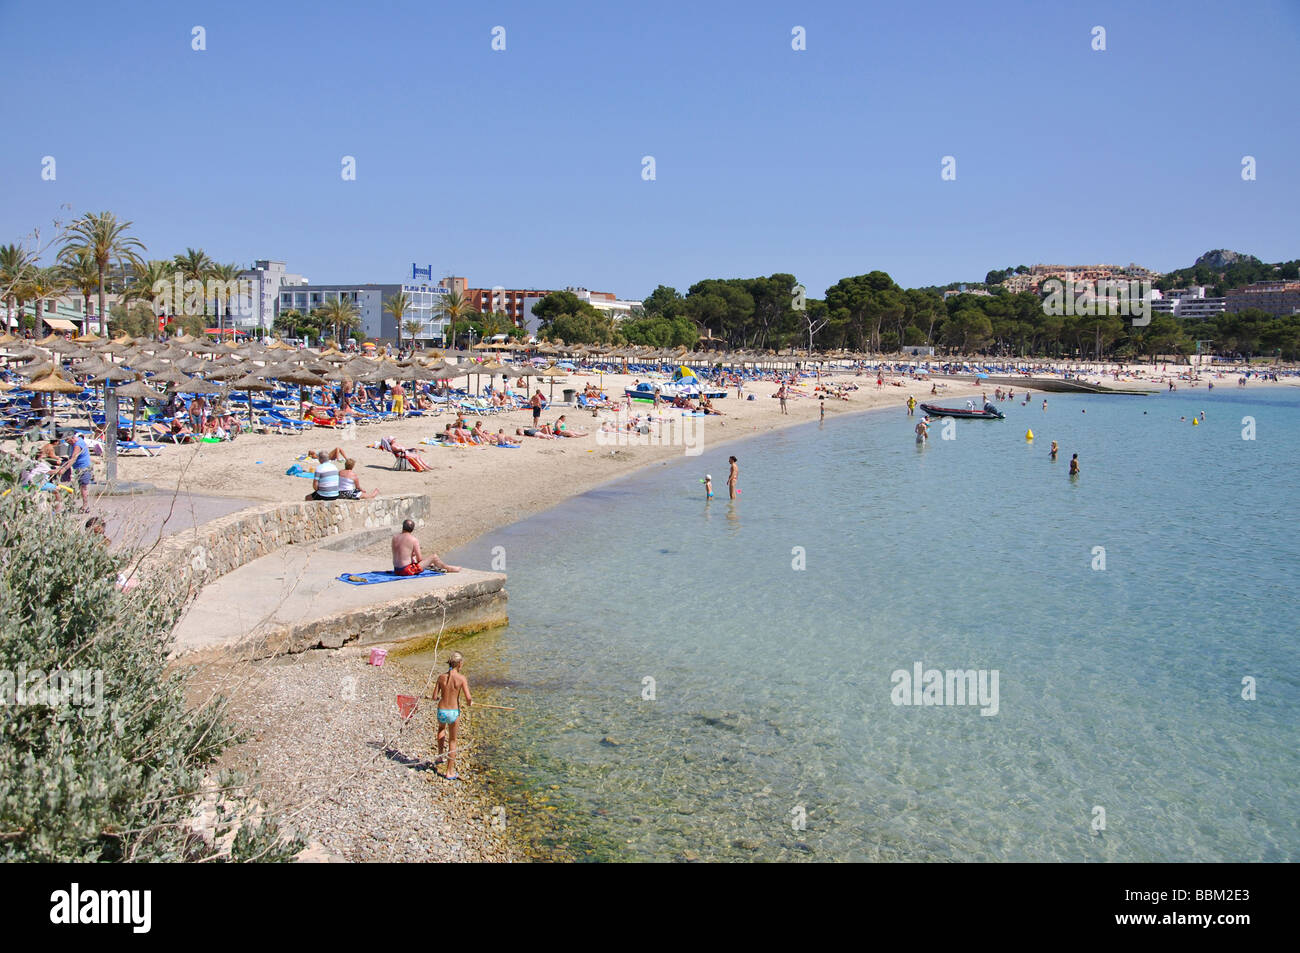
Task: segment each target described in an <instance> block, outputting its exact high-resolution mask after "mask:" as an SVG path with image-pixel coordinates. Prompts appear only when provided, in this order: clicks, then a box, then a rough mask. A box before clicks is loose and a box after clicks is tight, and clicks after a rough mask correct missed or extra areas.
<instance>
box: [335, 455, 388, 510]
mask: <svg viewBox="0 0 1300 953" xmlns="http://www.w3.org/2000/svg"><path fill="white" fill-rule="evenodd" d="M356 465H357V461H355V460H353V459H352V458H351V457H349V458H347V459H345V460H344V461H343V469H342V470H340V471H339V498H340V499H344V500H373V499H374V498H375V497H377V496H378V495H379V491H378V490H365V489H362V487H361V481H360V480H359V479H357V472H356Z"/></svg>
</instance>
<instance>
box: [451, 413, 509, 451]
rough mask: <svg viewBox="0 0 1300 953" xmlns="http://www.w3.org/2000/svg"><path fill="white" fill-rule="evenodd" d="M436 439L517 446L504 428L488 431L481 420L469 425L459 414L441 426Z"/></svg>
mask: <svg viewBox="0 0 1300 953" xmlns="http://www.w3.org/2000/svg"><path fill="white" fill-rule="evenodd" d="M438 440H439V441H440V442H442V443H445V444H460V445H466V446H495V447H512V446H518V444H515V443H513V442H512V441H511V440H510V438H509V437H508V436H506V432H505V429H504V428H502V429H498V430H497V432H496V433H488V431H487V430H486V429H485V428H484V427H483V421H482V420H476V421H474V426H473V427H470V426H468V425H467V424H466V423H465V418H464V416H463V415H461V414H457V415H456V419H455V421H453V422H452V423H449V424H447V426H446V427H444V428H443V431H442V433H440V434H438Z"/></svg>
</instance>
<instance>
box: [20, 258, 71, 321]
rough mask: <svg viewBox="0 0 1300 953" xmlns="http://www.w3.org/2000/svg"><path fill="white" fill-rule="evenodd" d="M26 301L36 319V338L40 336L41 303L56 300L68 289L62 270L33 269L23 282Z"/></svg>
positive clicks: (54, 268) (52, 268)
mask: <svg viewBox="0 0 1300 953" xmlns="http://www.w3.org/2000/svg"><path fill="white" fill-rule="evenodd" d="M24 289H25V291H26V295H25V296H24V297H25V298H26V300H28V301H31V302H32V304H33V312H32V313H33V314H34V315H35V317H36V326H35V330H36V336H37V337H40V334H41V302H42V301H45V300H47V299H49V298H57V297H58V296H59V295H61V294H63V292H64V291H66V290H67V289H68V279H67V278H66V277H65V276H64V273H63V269H62V268H59V267H57V266H56V267H50V268H33V269H32V270H31V271H30V272H29V275H28V278H27V279H26V281H25V282H24Z"/></svg>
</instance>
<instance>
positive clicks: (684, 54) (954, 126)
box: [0, 0, 1300, 298]
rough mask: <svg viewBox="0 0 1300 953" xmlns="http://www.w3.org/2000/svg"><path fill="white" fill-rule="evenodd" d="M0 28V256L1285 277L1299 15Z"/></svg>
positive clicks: (377, 275)
mask: <svg viewBox="0 0 1300 953" xmlns="http://www.w3.org/2000/svg"><path fill="white" fill-rule="evenodd" d="M195 25H199V26H202V27H204V29H205V30H206V45H207V49H206V50H204V51H202V52H196V51H194V50H193V49H191V31H192V28H193V27H194V26H195ZM1097 25H1100V26H1103V27H1105V29H1106V46H1107V49H1106V50H1105V51H1104V52H1095V51H1093V50H1092V49H1091V45H1090V44H1091V39H1092V37H1091V30H1092V28H1093V27H1094V26H1097ZM495 26H503V27H504V28H505V31H506V33H505V39H506V49H505V51H503V52H494V51H493V50H492V49H491V41H492V32H491V31H492V29H493V27H495ZM795 26H802V27H804V28H805V30H806V36H807V49H806V50H803V51H798V52H796V51H794V50H792V49H791V31H792V29H793V27H795ZM0 36H3V37H5V38H6V42H5V43H4V47H3V49H4V53H3V56H2V57H0V72H2V73H3V81H4V88H5V90H6V95H5V105H4V109H3V116H4V121H3V143H4V145H3V148H0V181H3V183H4V192H3V201H0V242H5V241H14V240H18V239H20V238H22V237H23V236H24V235H25V234H27V233H28V232H30V231H31V230H32V228H34V227H36V226H41V225H45V226H47V225H48V223H49V222H50V220H51V219H52V218H54V217H56V216H58V215H60V214H62V215H64V216H66V215H68V212H67V211H66V210H61V208H60V206H61V205H63V204H64V203H67V204H69V205H70V206H71V208H72V210H73V212H75V213H80V212H83V211H87V210H100V209H110V210H112V211H114V212H115V213H117V214H118V215H119V217H122V218H126V219H130V220H131V221H133V222H134V229H133V230H134V233H135V234H136V235H137V236H138V237H140V238H141V239H142V240H143V241H144V242H145V244H146V245H147V246H148V251H149V255H150V256H151V257H169V256H170V255H172V254H174V253H176V252H178V251H183V250H184V249H185V247H187V246H195V247H202V248H203V249H204V250H206V251H207V252H208V253H209V254H210V255H212V256H213V257H214V258H216V259H218V260H220V261H235V262H238V263H241V264H247V263H249V262H251V261H252V260H253V259H255V258H279V259H283V260H285V261H287V262H288V264H289V268H290V270H291V271H298V272H301V273H303V274H306V275H308V276H309V277H310V278H312V279H313V280H315V281H349V282H351V281H356V282H360V281H395V280H399V279H400V278H401V277H402V274H403V272H404V271H406V270H408V269H409V267H410V264H411V263H412V262H418V263H420V264H421V265H425V264H432V265H433V266H434V272H435V274H457V275H464V276H465V277H467V278H468V279H469V281H470V284H471V286H475V287H478V286H484V287H488V286H492V285H498V284H499V285H505V286H507V287H563V286H565V285H581V286H585V287H588V288H592V289H595V290H603V291H613V292H616V293H617V294H619V295H620V296H623V297H635V298H641V297H644V296H645V295H647V294H648V293H649V292H650V291H651V290H652V289H653V288H654V286H655V285H656V284H659V283H663V284H669V285H674V286H675V287H677V288H678V290H680V291H683V292H684V291H685V290H686V288H687V287H688V286H689V285H690V284H691V283H693V282H695V281H698V280H700V279H703V278H707V277H741V276H744V277H749V276H754V275H760V274H770V273H772V272H774V271H789V272H793V273H794V274H795V275H796V276H797V277H798V278H799V279H800V280H801V281H802V282H804V284H805V285H806V286H807V287H808V289H809V292H810V294H812V295H816V296H820V295H821V294H822V292H823V291H824V289H825V288H826V287H827V286H828V285H830V284H832V283H834V282H835V281H837V280H838V279H839V278H841V277H844V276H846V275H855V274H861V273H864V272H867V271H871V270H873V269H883V270H885V271H888V272H889V273H890V274H891V275H893V277H894V278H895V280H897V281H898V282H899V283H901V284H903V285H905V286H917V285H926V284H938V283H946V282H948V281H957V280H980V279H982V278H983V276H984V274H985V272H986V271H988V270H989V269H990V268H996V267H1005V266H1008V265H1017V264H1033V263H1035V262H1066V263H1092V262H1118V263H1121V264H1122V263H1127V262H1129V261H1136V262H1138V263H1140V264H1144V265H1146V266H1148V267H1153V268H1157V269H1159V270H1168V269H1171V268H1176V267H1181V266H1184V265H1188V264H1191V262H1192V261H1193V260H1194V259H1195V257H1196V256H1197V255H1199V254H1200V253H1201V252H1203V251H1205V250H1207V249H1210V248H1218V247H1227V248H1232V249H1236V250H1239V251H1245V252H1250V253H1253V254H1255V255H1258V256H1259V257H1261V258H1263V259H1265V260H1268V261H1273V260H1279V259H1290V258H1295V257H1297V256H1300V241H1297V237H1298V236H1300V229H1297V227H1296V221H1297V218H1298V216H1297V213H1298V212H1300V123H1298V122H1297V121H1296V120H1297V116H1296V100H1295V96H1296V91H1297V90H1298V89H1300V83H1297V79H1300V65H1297V64H1298V62H1300V60H1298V59H1297V56H1296V49H1297V45H1298V43H1300V2H1297V0H1246V2H1244V3H1242V4H1240V5H1236V6H1232V5H1225V4H1223V3H1220V2H1216V3H1206V2H1199V0H1182V2H1168V3H1165V2H1148V3H1137V4H1133V3H1128V2H1088V3H1059V4H1058V3H1041V2H1028V0H1024V2H1011V0H1003V2H990V3H973V2H948V0H933V2H924V0H920V2H908V3H893V4H887V5H886V4H869V5H868V4H863V3H861V2H834V3H808V2H797V3H795V2H790V3H767V2H745V3H681V4H677V3H653V4H646V3H635V4H627V5H623V4H614V3H609V2H593V3H564V2H558V3H548V4H537V3H526V4H525V3H521V4H508V3H491V2H489V3H482V4H479V3H473V4H471V3H463V4H458V3H451V4H430V3H427V2H409V3H408V2H377V3H372V4H363V3H352V2H349V3H342V2H335V0H316V2H312V3H301V4H298V3H284V4H281V3H245V2H242V0H232V2H203V3H195V2H172V3H153V2H138V3H132V2H127V3H123V4H103V3H89V2H71V3H62V4H59V5H58V6H57V7H55V6H51V5H38V4H20V3H17V2H14V0H0ZM47 155H48V156H53V157H54V158H55V160H56V163H57V166H56V170H57V178H56V179H55V181H53V182H50V181H43V180H42V178H41V162H42V158H43V157H44V156H47ZM345 155H351V156H354V157H355V158H356V180H355V181H344V180H343V179H342V177H341V175H340V171H341V168H342V165H341V161H342V157H343V156H345ZM646 155H650V156H653V157H654V159H655V165H656V170H655V171H656V178H655V180H654V181H645V180H643V178H642V175H641V172H642V157H643V156H646ZM946 155H951V156H954V157H955V158H956V171H957V177H956V180H955V181H942V180H941V178H940V163H941V160H942V157H943V156H946ZM1245 155H1251V156H1254V157H1255V159H1256V162H1257V170H1258V171H1257V175H1258V178H1257V180H1256V181H1253V182H1244V181H1243V180H1242V178H1241V162H1242V157H1243V156H1245Z"/></svg>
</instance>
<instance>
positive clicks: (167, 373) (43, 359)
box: [0, 335, 562, 430]
mask: <svg viewBox="0 0 1300 953" xmlns="http://www.w3.org/2000/svg"><path fill="white" fill-rule="evenodd" d="M445 356H453V357H462V358H463V357H469V356H470V355H468V354H466V353H464V352H452V353H451V355H443V354H440V353H438V352H424V353H421V354H417V355H413V356H412V357H411V358H409V359H407V360H404V361H398V360H394V359H392V358H390V357H368V356H362V355H357V354H348V353H345V352H343V351H340V350H338V349H337V348H335V347H328V348H326V349H324V350H311V349H298V348H293V347H290V346H289V345H285V344H281V343H279V342H272V343H270V344H266V343H262V342H248V343H245V344H239V345H234V344H230V343H220V344H216V343H212V342H210V341H208V340H206V339H203V338H185V337H179V338H172V339H171V340H169V341H167V342H165V343H160V342H157V341H153V340H151V339H148V338H134V339H133V338H129V337H120V338H116V339H114V340H111V341H110V340H107V339H105V338H98V337H94V336H90V335H87V336H82V337H79V338H73V339H71V340H69V339H66V338H63V337H58V336H55V335H51V336H49V337H47V338H44V339H42V340H40V341H37V342H34V343H29V342H27V341H23V340H22V339H16V338H13V337H12V336H9V335H6V336H3V337H0V360H2V361H5V362H8V363H9V364H10V366H11V367H13V369H15V370H16V371H17V373H19V374H20V375H22V376H24V377H27V378H29V379H30V381H31V383H30V384H28V385H27V386H26V389H28V390H31V391H34V392H37V393H51V394H57V393H67V394H73V393H80V392H82V390H83V386H82V385H81V384H78V383H77V382H76V381H75V380H73V379H71V377H68V376H65V372H66V373H67V374H70V375H72V377H76V378H84V379H86V380H88V381H89V382H90V383H91V384H95V385H101V386H103V387H104V388H105V392H104V396H105V398H106V401H105V406H106V411H108V413H109V415H110V417H111V416H113V412H114V411H115V406H112V407H110V406H109V402H108V401H107V398H108V396H109V395H110V394H111V395H113V396H114V397H115V398H129V399H133V400H135V401H136V408H135V409H136V411H137V413H136V414H134V415H133V428H134V418H135V417H136V416H138V410H139V401H140V400H145V399H151V398H159V397H162V396H163V391H160V390H159V389H157V388H158V385H164V386H165V389H166V390H167V391H172V392H175V393H181V394H210V395H218V396H221V397H223V398H224V397H226V396H228V395H230V394H232V393H235V392H239V391H243V392H245V393H246V394H247V396H248V412H249V418H250V420H251V419H252V413H253V405H252V394H253V393H254V392H261V391H269V390H274V389H276V388H277V387H280V386H282V385H286V384H288V385H294V386H297V387H298V388H299V395H300V397H301V396H302V392H303V391H304V390H305V389H307V388H310V387H318V386H325V385H328V384H331V383H347V384H355V383H363V384H364V383H376V382H379V381H404V382H405V381H409V382H427V381H450V380H455V379H457V378H460V377H468V376H470V375H476V376H477V377H479V378H481V376H482V375H485V374H486V375H494V374H506V375H509V376H511V377H535V378H545V377H550V378H551V380H552V392H553V390H554V378H555V375H556V373H557V372H560V373H562V372H561V371H559V369H558V368H556V367H555V366H554V365H552V366H550V367H546V368H534V367H532V366H528V365H521V366H514V365H511V364H505V363H502V362H501V361H498V360H489V361H485V362H482V363H471V364H466V365H461V364H453V363H449V362H447V361H446V360H445ZM4 389H6V390H7V389H12V385H6V387H5V388H4ZM113 403H114V404H115V401H114V402H113ZM112 429H113V428H110V430H112Z"/></svg>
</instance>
